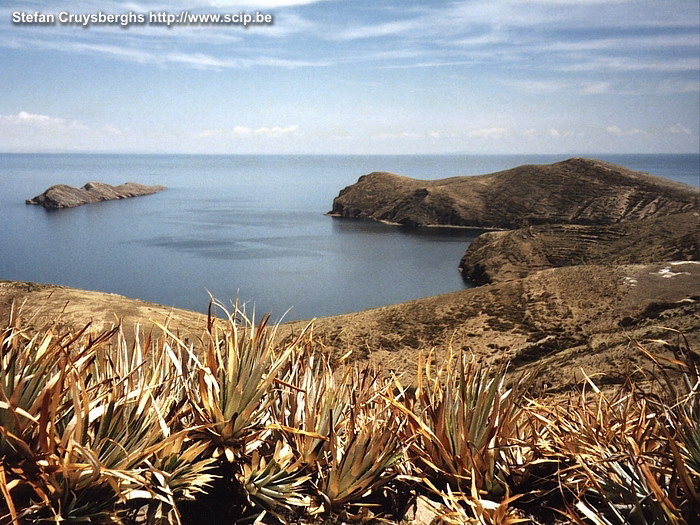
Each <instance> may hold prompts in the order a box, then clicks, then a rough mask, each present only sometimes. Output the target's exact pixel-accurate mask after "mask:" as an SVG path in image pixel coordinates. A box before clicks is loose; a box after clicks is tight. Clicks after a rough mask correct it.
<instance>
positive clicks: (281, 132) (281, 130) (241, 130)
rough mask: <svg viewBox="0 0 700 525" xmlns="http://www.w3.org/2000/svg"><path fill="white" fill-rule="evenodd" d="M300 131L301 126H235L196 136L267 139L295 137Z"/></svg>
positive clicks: (212, 130) (204, 132)
mask: <svg viewBox="0 0 700 525" xmlns="http://www.w3.org/2000/svg"><path fill="white" fill-rule="evenodd" d="M298 131H299V126H297V125H292V126H286V127H281V126H273V127H271V128H269V127H261V128H250V127H247V126H235V127H233V128H215V129H206V130H204V131H201V132H200V133H197V134H196V135H195V136H196V137H197V138H210V137H233V138H249V137H266V138H279V137H285V136H288V135H295V134H297V132H298Z"/></svg>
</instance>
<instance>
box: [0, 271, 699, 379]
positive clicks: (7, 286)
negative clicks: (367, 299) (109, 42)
mask: <svg viewBox="0 0 700 525" xmlns="http://www.w3.org/2000/svg"><path fill="white" fill-rule="evenodd" d="M669 269H670V270H669ZM13 299H14V300H15V304H16V305H17V306H20V305H22V308H21V312H20V316H19V321H20V322H21V323H24V326H25V327H27V328H31V329H32V330H41V329H43V328H46V327H48V326H50V325H54V324H57V325H59V326H62V327H65V328H69V329H72V330H78V329H80V328H82V327H83V326H85V324H86V323H91V325H90V326H91V328H92V329H94V330H97V331H99V330H102V329H107V328H110V327H111V326H114V325H116V324H119V323H120V322H121V326H122V330H123V331H124V333H125V334H126V335H127V336H128V337H130V338H133V337H134V335H133V334H134V333H135V331H136V330H137V329H138V330H140V331H141V332H146V333H153V331H154V330H155V332H156V333H158V332H159V331H160V330H162V327H164V326H167V327H168V329H169V330H171V331H173V333H178V334H179V335H180V337H182V338H183V340H186V341H191V342H195V341H197V340H198V339H199V337H200V336H201V334H202V333H203V330H205V328H206V319H207V316H206V315H205V314H201V313H197V312H193V311H189V310H183V309H178V308H170V307H165V306H162V305H158V304H156V303H150V302H146V301H142V300H139V299H130V298H127V297H123V296H120V295H116V294H108V293H102V292H92V291H86V290H77V289H74V288H69V287H65V286H56V285H50V284H40V283H29V282H17V281H0V316H2V319H4V320H5V322H7V320H8V319H9V312H10V305H11V302H12V300H13ZM699 315H700V263H698V262H697V261H690V262H689V261H676V262H675V264H671V262H661V263H651V264H642V265H617V266H610V265H584V266H571V267H562V268H553V269H548V270H542V271H539V272H535V273H533V274H532V275H529V276H527V277H525V278H521V279H515V280H510V281H506V282H499V283H495V284H490V285H484V286H477V287H475V288H468V289H464V290H459V291H456V292H451V293H448V294H442V295H436V296H431V297H426V298H423V299H416V300H412V301H407V302H404V303H399V304H391V305H387V306H383V307H379V308H372V309H369V310H362V311H359V312H353V313H348V314H342V315H336V316H329V317H318V318H314V319H308V320H297V321H291V322H287V323H283V324H280V325H279V326H278V329H277V333H278V337H280V338H281V339H284V338H285V337H291V336H292V335H293V334H297V333H300V332H301V331H302V330H303V329H304V328H305V327H307V326H308V325H309V324H310V323H312V324H313V334H314V337H315V340H316V341H317V342H318V343H319V344H321V345H322V346H323V347H325V348H326V349H327V351H328V352H330V353H331V354H332V355H334V356H336V358H338V357H339V356H342V355H345V354H347V353H348V352H349V351H352V355H351V357H350V359H351V360H352V361H357V362H359V363H367V364H370V365H372V366H378V367H380V368H381V369H382V370H384V373H387V374H391V373H394V374H398V375H399V376H400V377H402V382H404V383H407V384H410V383H411V382H412V381H414V380H415V372H416V371H415V365H416V362H417V359H418V354H419V353H420V352H422V351H428V350H429V349H430V348H434V349H436V351H437V352H438V354H440V353H441V352H445V351H447V349H448V348H450V347H451V348H453V349H455V350H460V351H463V352H467V353H468V354H471V355H473V356H475V357H476V358H477V359H479V360H480V361H482V362H483V363H485V364H487V365H489V366H497V365H500V364H504V363H505V362H510V363H511V370H512V371H513V372H516V373H520V372H527V371H534V370H537V374H538V381H541V382H542V383H543V384H546V385H548V387H547V388H548V390H549V391H551V392H553V393H556V392H564V391H566V390H568V389H570V388H575V386H576V385H578V384H579V381H580V379H581V377H582V376H581V370H585V371H586V373H588V374H595V375H597V376H598V377H600V378H601V383H602V384H617V382H619V381H622V380H623V377H624V376H625V375H626V374H627V373H631V372H633V371H634V370H635V367H638V366H641V363H642V362H643V360H641V359H640V356H639V355H638V352H637V351H636V350H635V349H634V348H632V347H631V346H630V344H629V342H630V340H639V341H647V340H648V341H656V343H653V345H652V346H653V350H654V351H655V352H658V353H660V354H664V353H667V352H668V348H669V347H668V346H667V345H664V344H660V343H659V341H663V340H664V339H668V338H674V337H678V333H683V334H685V337H686V338H687V339H688V341H689V342H690V344H691V348H700V325H699V324H698V323H697V318H698V316H699ZM667 329H670V330H667Z"/></svg>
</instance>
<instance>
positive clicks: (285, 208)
mask: <svg viewBox="0 0 700 525" xmlns="http://www.w3.org/2000/svg"><path fill="white" fill-rule="evenodd" d="M571 156H574V155H569V156H568V157H571ZM586 156H588V157H591V156H592V155H586ZM565 158H567V156H562V155H559V156H552V155H503V156H475V155H416V156H286V155H284V156H283V155H280V156H274V155H270V156H257V155H255V156H253V155H250V156H248V155H241V156H218V155H212V156H208V155H83V154H60V155H48V154H36V155H34V154H0V183H1V184H2V186H1V188H2V189H1V190H0V279H5V280H25V281H38V282H47V283H53V284H62V285H67V286H73V287H76V288H84V289H89V290H98V291H103V292H112V293H118V294H121V295H125V296H128V297H134V298H139V299H145V300H148V301H153V302H157V303H161V304H164V305H168V306H176V307H180V308H188V309H192V310H197V311H202V312H204V311H206V309H207V305H208V302H209V293H211V294H212V295H213V296H215V297H216V298H218V299H219V300H220V301H222V302H223V303H224V304H231V303H232V302H233V301H234V300H235V299H236V297H238V298H239V301H240V302H244V303H245V304H246V305H247V309H248V311H250V310H251V309H252V308H253V306H254V307H255V310H256V312H257V313H258V314H260V313H264V312H271V313H272V314H273V317H274V318H279V317H281V316H283V315H284V318H285V319H287V320H290V319H308V318H312V317H321V316H327V315H335V314H340V313H346V312H352V311H358V310H362V309H366V308H371V307H375V306H382V305H386V304H391V303H396V302H401V301H407V300H410V299H415V298H419V297H424V296H428V295H435V294H440V293H445V292H450V291H455V290H459V289H461V288H464V287H465V286H469V285H468V284H467V283H465V282H464V281H463V280H462V277H461V274H460V273H459V272H458V270H457V265H458V263H459V260H460V258H461V256H462V255H463V254H464V251H465V250H466V248H467V246H468V245H469V243H470V242H471V240H472V239H473V238H474V237H475V236H476V235H477V234H478V232H474V231H467V230H436V229H430V230H419V231H410V230H406V229H403V228H397V227H391V226H386V225H382V224H375V223H371V222H364V221H359V222H358V221H350V220H342V219H333V218H330V217H327V216H325V215H324V213H325V212H327V211H328V210H330V208H331V204H332V201H333V198H334V197H335V196H336V195H337V194H338V192H339V190H340V189H342V188H343V187H345V186H348V185H350V184H353V183H354V182H356V181H357V179H358V177H360V176H361V175H363V174H366V173H369V172H371V171H390V172H394V173H398V174H401V175H406V176H410V177H416V178H423V179H438V178H443V177H451V176H456V175H478V174H483V173H490V172H494V171H499V170H503V169H508V168H511V167H514V166H518V165H521V164H531V163H538V164H542V163H551V162H557V161H560V160H564V159H565ZM596 158H601V159H602V160H606V161H609V162H613V163H615V164H620V165H622V166H625V167H628V168H631V169H635V170H641V171H646V172H648V173H652V174H654V175H660V176H663V177H667V178H671V179H674V180H678V181H681V182H685V183H687V184H691V185H695V186H698V184H699V177H700V175H699V173H700V156H698V155H601V156H597V157H596ZM88 181H100V182H107V183H110V184H120V183H123V182H127V181H134V182H140V183H143V184H163V185H165V186H168V188H169V189H168V190H167V191H164V192H162V193H158V194H156V195H152V196H148V197H141V198H135V199H128V200H124V201H111V202H104V203H98V204H93V205H88V206H82V207H79V208H73V209H68V210H60V211H53V212H52V211H47V210H45V209H43V208H41V207H38V206H27V205H25V204H24V200H25V199H27V198H30V197H34V196H35V195H37V194H39V193H42V192H43V191H44V190H45V189H46V188H48V187H49V186H51V185H53V184H59V183H61V184H69V185H71V186H82V185H83V184H85V183H86V182H88ZM285 312H287V313H286V314H285Z"/></svg>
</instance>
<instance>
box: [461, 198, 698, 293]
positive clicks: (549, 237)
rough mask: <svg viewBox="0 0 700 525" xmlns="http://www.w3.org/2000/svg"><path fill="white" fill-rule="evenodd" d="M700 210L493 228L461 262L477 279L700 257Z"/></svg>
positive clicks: (466, 272) (481, 281) (480, 281)
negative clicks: (597, 223)
mask: <svg viewBox="0 0 700 525" xmlns="http://www.w3.org/2000/svg"><path fill="white" fill-rule="evenodd" d="M699 225H700V222H699V217H698V213H697V212H690V213H682V214H675V215H668V216H666V217H652V218H648V219H643V220H636V221H628V222H623V223H619V224H612V225H604V226H581V225H571V224H555V225H541V226H528V227H526V228H521V229H518V230H513V231H500V232H488V233H485V234H482V235H480V236H479V237H478V238H477V239H475V240H474V241H473V242H472V243H471V245H470V246H469V248H467V251H466V253H465V254H464V257H462V260H461V261H460V270H461V271H462V272H463V274H464V276H465V277H467V278H468V279H470V280H472V281H474V282H475V283H477V284H484V283H490V282H497V281H505V280H510V279H519V278H522V277H525V276H527V275H528V274H530V273H532V272H534V271H539V270H544V269H547V268H558V267H563V266H574V265H578V264H602V265H606V264H607V265H619V264H646V263H651V262H655V261H690V260H697V259H698V258H699V257H700V254H699V250H700V246H699V244H700V226H699Z"/></svg>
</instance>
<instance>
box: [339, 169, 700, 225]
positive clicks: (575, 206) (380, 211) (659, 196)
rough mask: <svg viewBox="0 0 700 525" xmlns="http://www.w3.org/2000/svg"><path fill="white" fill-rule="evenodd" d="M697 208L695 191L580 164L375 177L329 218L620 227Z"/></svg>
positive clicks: (345, 196) (349, 191)
mask: <svg viewBox="0 0 700 525" xmlns="http://www.w3.org/2000/svg"><path fill="white" fill-rule="evenodd" d="M697 205H698V193H697V190H696V189H695V188H692V187H691V186H688V185H685V184H681V183H678V182H673V181H670V180H667V179H663V178H661V177H655V176H653V175H647V174H644V173H640V172H635V171H632V170H628V169H626V168H623V167H620V166H616V165H614V164H609V163H606V162H602V161H598V160H590V159H580V158H575V159H569V160H566V161H563V162H557V163H555V164H549V165H528V166H520V167H517V168H513V169H510V170H506V171H501V172H498V173H492V174H489V175H479V176H473V177H452V178H448V179H440V180H434V181H426V180H417V179H411V178H408V177H402V176H399V175H394V174H391V173H384V172H374V173H370V174H369V175H364V176H362V177H360V179H359V180H358V181H357V182H356V183H355V184H353V185H351V186H348V187H346V188H345V189H343V190H342V191H341V192H340V193H339V195H338V196H337V197H336V198H335V199H334V200H333V208H332V210H331V211H330V212H329V215H332V216H336V217H351V218H367V219H373V220H376V221H383V222H389V223H395V224H402V225H407V226H466V227H474V228H486V229H488V228H493V229H516V228H521V227H524V226H531V225H537V224H581V225H607V224H615V223H618V222H622V221H628V220H639V219H645V218H650V217H658V216H665V215H670V214H674V213H683V212H688V211H692V210H694V209H696V208H697Z"/></svg>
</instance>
